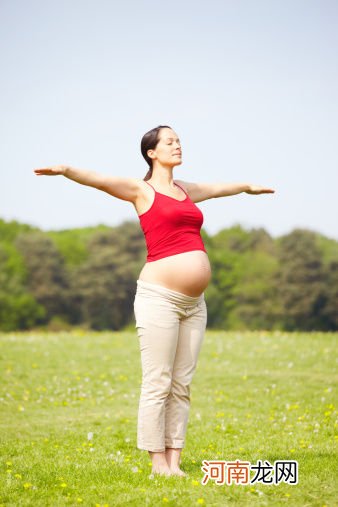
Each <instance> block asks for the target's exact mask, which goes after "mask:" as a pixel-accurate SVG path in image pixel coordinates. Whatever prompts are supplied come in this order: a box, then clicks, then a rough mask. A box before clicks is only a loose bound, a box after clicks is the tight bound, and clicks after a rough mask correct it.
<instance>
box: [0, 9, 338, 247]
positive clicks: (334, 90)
mask: <svg viewBox="0 0 338 507" xmlns="http://www.w3.org/2000/svg"><path fill="white" fill-rule="evenodd" d="M337 26H338V2H337V1H330V0H317V1H313V0H304V1H300V0H266V1H264V0H254V1H253V0H242V1H241V0H231V1H230V0H209V1H208V2H204V1H200V0H195V1H193V0H167V1H160V0H157V1H154V0H123V1H117V0H110V1H108V0H86V1H85V0H67V1H65V0H58V1H55V0H43V1H42V0H29V1H24V0H1V1H0V48H1V54H0V57H1V76H2V77H1V80H0V108H1V110H0V135H1V185H0V218H3V219H5V220H14V219H15V220H18V221H20V222H25V223H28V224H31V225H34V226H38V227H40V228H42V229H43V230H52V229H53V230H55V229H69V228H73V227H84V226H92V225H97V224H106V225H110V226H115V225H118V224H120V223H121V222H122V221H124V220H136V221H137V220H138V218H137V215H136V211H135V209H134V206H133V205H132V204H131V203H128V202H126V201H122V200H119V199H117V198H114V197H112V196H109V195H108V194H106V193H104V192H100V191H98V190H96V189H93V188H90V187H86V186H83V185H79V184H77V183H75V182H73V181H70V180H69V179H66V178H64V177H62V176H57V177H48V176H36V175H35V174H34V172H33V169H34V168H38V167H46V166H52V165H57V164H67V165H71V166H73V167H77V168H82V169H88V170H94V171H97V172H101V173H104V174H112V175H116V176H119V175H120V176H130V177H136V178H143V177H144V175H145V174H146V172H147V165H146V163H145V161H144V160H143V158H142V156H141V152H140V141H141V138H142V136H143V134H144V133H145V132H147V131H148V130H150V129H151V128H153V127H155V126H157V125H159V124H165V125H170V126H172V128H173V129H174V130H175V131H176V132H177V134H178V135H179V137H180V139H181V142H182V148H183V164H182V165H181V166H178V167H176V168H175V169H174V178H175V179H182V180H183V181H195V182H215V183H216V182H231V183H233V182H247V183H253V184H257V185H266V186H269V187H272V188H274V189H275V190H276V193H275V194H267V195H261V196H252V195H247V194H240V195H237V196H232V197H223V198H218V199H210V200H207V201H204V202H202V203H198V207H199V208H200V209H201V210H202V212H203V214H204V224H203V228H204V229H205V230H206V231H207V232H208V233H209V234H214V233H216V232H217V231H219V230H220V229H222V228H226V227H230V226H232V225H234V224H238V223H239V224H241V225H242V226H243V227H248V228H252V227H264V228H265V229H266V230H267V231H268V232H269V233H270V234H272V235H273V236H279V235H281V234H286V233H288V232H290V231H291V230H292V229H293V228H295V227H304V228H309V229H312V230H315V231H318V232H321V233H323V234H325V235H327V236H329V237H332V238H336V239H338V225H337V217H338V199H337V191H338V167H337V151H338V150H337V146H338V142H337V141H338V58H337V54H338V30H337Z"/></svg>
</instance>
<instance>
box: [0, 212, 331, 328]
mask: <svg viewBox="0 0 338 507" xmlns="http://www.w3.org/2000/svg"><path fill="white" fill-rule="evenodd" d="M201 232H202V238H203V241H204V244H205V246H206V249H207V252H208V255H209V259H210V263H211V266H212V278H211V281H210V284H209V286H208V287H207V289H206V290H205V299H206V302H207V307H208V328H214V329H233V330H234V329H237V330H244V329H249V330H256V329H265V330H277V329H280V330H285V331H293V330H303V331H312V330H322V331H335V330H337V329H338V311H337V309H338V242H337V241H335V240H333V239H329V238H327V237H325V236H323V235H321V234H319V233H317V232H314V231H311V230H307V229H294V230H293V231H291V232H290V233H288V234H286V235H283V236H280V237H278V238H272V237H271V236H270V235H269V234H268V233H267V232H266V231H265V230H264V229H263V228H258V229H251V230H246V229H244V228H243V227H241V226H240V225H235V226H233V227H231V228H227V229H223V230H221V231H219V232H218V233H217V234H215V235H213V236H211V235H208V234H207V233H206V231H204V229H202V231H201ZM145 259H146V246H145V240H144V236H143V233H142V230H141V229H140V226H139V223H138V222H136V221H126V222H123V223H122V224H120V225H118V226H116V227H108V226H104V225H99V226H97V227H86V228H79V229H68V230H60V231H47V232H44V231H41V230H40V229H39V228H37V227H32V226H30V225H28V224H22V223H19V222H17V221H14V220H13V221H10V222H6V221H4V220H1V219H0V330H1V331H13V330H25V329H26V330H27V329H34V328H40V327H41V328H44V329H68V328H71V327H73V326H80V327H84V328H85V329H93V330H105V329H107V330H121V329H124V328H128V327H130V326H134V325H135V319H134V313H133V302H134V297H135V291H136V280H137V278H138V274H139V273H140V271H141V269H142V266H143V265H144V263H145Z"/></svg>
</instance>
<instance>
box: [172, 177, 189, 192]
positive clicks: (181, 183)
mask: <svg viewBox="0 0 338 507" xmlns="http://www.w3.org/2000/svg"><path fill="white" fill-rule="evenodd" d="M174 183H176V184H177V185H179V186H180V187H182V188H183V190H185V191H186V192H187V194H189V190H191V189H192V186H193V185H194V183H190V182H188V181H183V180H174Z"/></svg>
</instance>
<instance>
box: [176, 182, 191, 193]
mask: <svg viewBox="0 0 338 507" xmlns="http://www.w3.org/2000/svg"><path fill="white" fill-rule="evenodd" d="M175 185H176V186H177V187H179V188H180V189H181V190H183V192H184V193H185V194H186V195H188V194H187V192H186V191H185V190H184V188H182V187H181V185H178V183H175Z"/></svg>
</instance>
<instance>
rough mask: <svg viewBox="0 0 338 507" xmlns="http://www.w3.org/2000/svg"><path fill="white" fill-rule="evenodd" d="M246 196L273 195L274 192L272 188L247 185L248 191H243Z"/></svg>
mask: <svg viewBox="0 0 338 507" xmlns="http://www.w3.org/2000/svg"><path fill="white" fill-rule="evenodd" d="M245 192H246V193H247V194H254V195H257V194H273V193H274V192H275V191H274V190H273V189H272V188H266V187H259V186H258V185H249V188H248V190H245Z"/></svg>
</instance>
